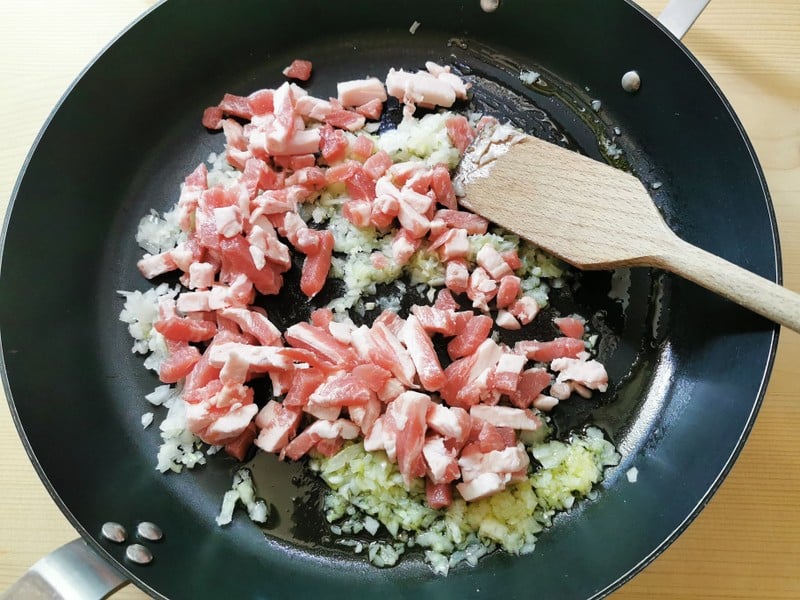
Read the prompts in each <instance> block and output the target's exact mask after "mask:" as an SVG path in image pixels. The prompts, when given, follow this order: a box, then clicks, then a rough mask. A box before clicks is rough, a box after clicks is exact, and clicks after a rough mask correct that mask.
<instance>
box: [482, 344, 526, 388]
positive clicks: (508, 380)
mask: <svg viewBox="0 0 800 600" xmlns="http://www.w3.org/2000/svg"><path fill="white" fill-rule="evenodd" d="M526 362H527V359H526V358H525V357H524V356H522V355H520V354H513V353H511V352H506V353H504V354H503V355H502V356H501V357H500V360H499V361H497V366H496V367H495V368H494V371H493V372H492V374H491V375H490V376H489V387H490V388H492V389H495V390H498V391H500V392H502V393H504V394H513V393H514V392H515V391H516V390H517V386H518V385H519V381H520V376H521V374H522V369H523V368H524V367H525V363H526Z"/></svg>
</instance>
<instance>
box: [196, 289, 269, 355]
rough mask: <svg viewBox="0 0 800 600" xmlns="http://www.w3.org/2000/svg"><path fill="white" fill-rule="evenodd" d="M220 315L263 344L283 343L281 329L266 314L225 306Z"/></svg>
mask: <svg viewBox="0 0 800 600" xmlns="http://www.w3.org/2000/svg"><path fill="white" fill-rule="evenodd" d="M183 295H185V294H183ZM219 315H220V316H223V317H225V318H226V319H230V320H231V321H233V322H234V323H236V324H237V325H238V326H239V327H240V328H241V330H242V332H243V333H249V334H250V335H252V336H254V337H255V338H256V339H257V340H258V342H259V343H260V344H261V345H262V346H280V345H282V344H281V332H280V329H278V328H277V327H275V325H274V324H273V323H272V321H270V320H269V319H268V318H267V316H266V315H265V314H262V313H260V312H258V311H256V310H251V309H247V308H225V309H222V310H220V311H219Z"/></svg>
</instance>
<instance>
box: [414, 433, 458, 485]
mask: <svg viewBox="0 0 800 600" xmlns="http://www.w3.org/2000/svg"><path fill="white" fill-rule="evenodd" d="M422 456H423V457H424V459H425V463H426V465H427V470H426V471H427V474H428V478H429V479H430V481H431V482H432V483H435V484H441V483H450V482H451V481H455V480H456V479H458V478H459V477H461V469H459V467H458V461H457V455H456V451H455V450H453V449H448V448H446V447H445V444H444V439H443V438H442V437H440V436H438V435H435V436H431V437H429V438H428V439H427V440H426V441H425V445H424V446H423V447H422Z"/></svg>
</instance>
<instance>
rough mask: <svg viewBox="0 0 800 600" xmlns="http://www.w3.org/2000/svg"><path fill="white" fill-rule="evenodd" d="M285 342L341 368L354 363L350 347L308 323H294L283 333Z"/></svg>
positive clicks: (347, 367) (348, 367) (350, 367)
mask: <svg viewBox="0 0 800 600" xmlns="http://www.w3.org/2000/svg"><path fill="white" fill-rule="evenodd" d="M284 338H285V339H286V343H287V344H289V345H291V346H294V347H295V348H303V349H306V350H309V351H311V352H312V353H313V354H315V355H317V356H319V357H320V358H321V359H322V360H323V361H326V362H328V363H332V364H334V365H336V366H338V367H339V368H341V369H346V370H349V369H352V368H353V367H354V366H355V365H356V362H357V361H356V356H355V354H354V352H353V350H352V349H351V348H349V347H348V346H346V345H345V344H342V343H341V342H338V341H336V339H334V337H333V336H332V335H331V334H330V333H329V332H327V331H325V330H324V329H320V328H318V327H314V326H313V325H310V324H308V323H295V324H294V325H292V326H291V327H289V328H288V329H287V330H286V332H285V333H284Z"/></svg>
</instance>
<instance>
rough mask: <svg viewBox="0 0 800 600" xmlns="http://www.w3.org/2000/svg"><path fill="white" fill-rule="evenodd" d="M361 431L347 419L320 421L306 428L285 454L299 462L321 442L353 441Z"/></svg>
mask: <svg viewBox="0 0 800 600" xmlns="http://www.w3.org/2000/svg"><path fill="white" fill-rule="evenodd" d="M358 433H359V429H358V427H357V426H356V425H355V424H354V423H353V422H351V421H348V420H347V419H336V420H335V421H330V420H325V419H320V420H318V421H314V422H313V423H312V424H311V425H309V426H308V427H306V428H305V429H304V430H303V431H302V432H301V433H300V435H298V436H297V437H296V438H294V439H293V440H292V441H291V442H289V444H287V445H286V447H285V448H284V449H283V454H284V455H285V456H286V457H288V458H289V459H291V460H298V459H299V458H301V457H302V456H305V455H306V454H307V453H308V452H309V451H310V450H311V449H312V448H314V446H316V445H317V444H318V443H320V441H321V440H332V439H336V438H342V439H345V440H352V439H354V438H355V437H357V436H358Z"/></svg>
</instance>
